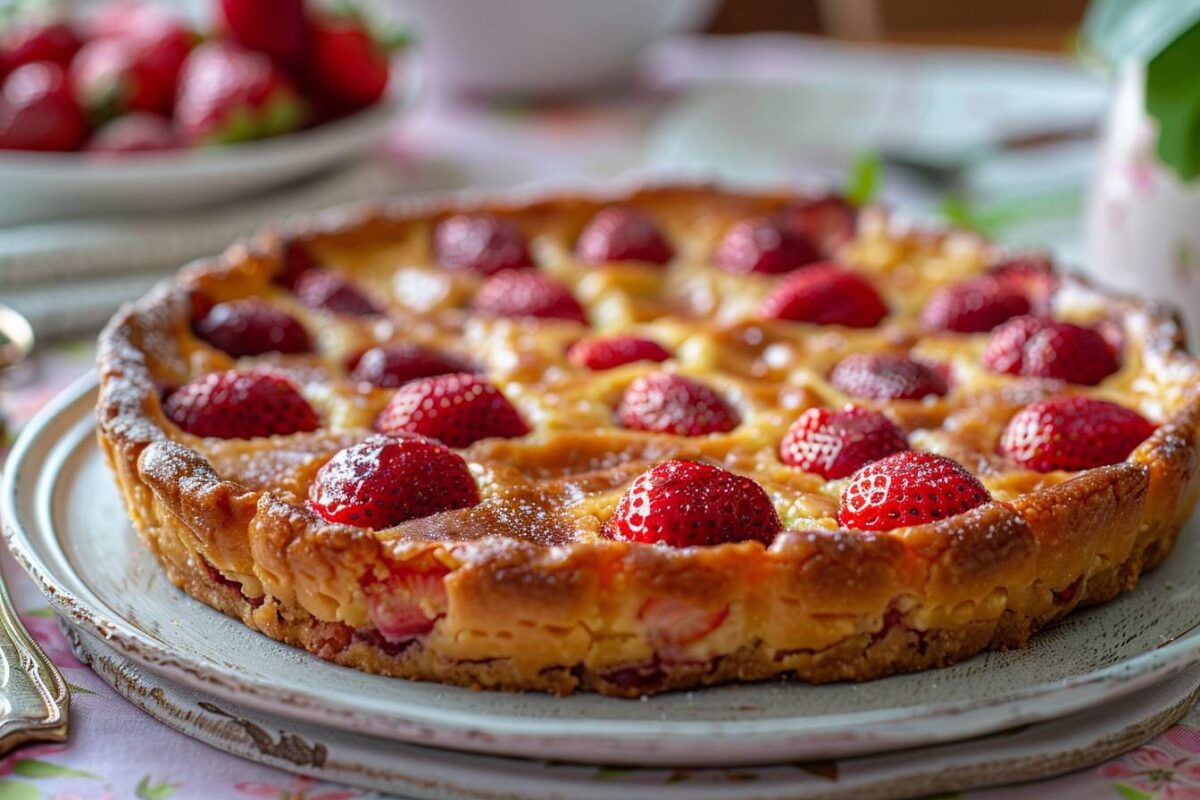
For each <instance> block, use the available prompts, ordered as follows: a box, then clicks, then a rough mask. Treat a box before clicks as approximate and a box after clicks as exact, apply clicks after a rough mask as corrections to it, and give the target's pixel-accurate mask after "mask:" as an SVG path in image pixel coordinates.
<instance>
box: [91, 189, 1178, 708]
mask: <svg viewBox="0 0 1200 800" xmlns="http://www.w3.org/2000/svg"><path fill="white" fill-rule="evenodd" d="M1181 342H1182V336H1181V333H1180V331H1179V330H1178V327H1177V326H1176V324H1175V322H1174V321H1173V318H1172V317H1171V315H1169V314H1168V313H1165V312H1164V311H1162V310H1161V309H1159V308H1157V307H1155V306H1153V305H1149V304H1143V303H1139V302H1137V301H1134V300H1131V299H1128V298H1124V297H1119V296H1116V295H1112V294H1109V293H1106V292H1104V291H1103V290H1100V289H1097V288H1095V287H1093V286H1091V285H1089V284H1087V283H1085V282H1083V281H1081V280H1079V279H1077V278H1074V277H1072V276H1070V275H1064V274H1059V273H1058V272H1057V271H1056V270H1055V269H1054V266H1053V264H1052V263H1050V262H1049V261H1048V260H1047V259H1045V258H1042V257H1040V256H1031V255H1022V254H1017V255H1010V254H1005V253H1002V252H1000V251H998V250H997V249H995V248H993V247H992V246H990V245H989V244H987V243H986V242H984V241H983V240H981V239H979V238H977V237H974V236H972V235H969V234H964V233H960V232H950V231H928V230H920V229H916V228H913V227H912V226H909V225H905V224H900V223H898V222H895V221H894V220H893V219H892V218H891V217H890V216H889V215H888V214H886V213H885V212H883V211H881V210H877V209H867V210H858V209H855V208H853V207H852V206H850V205H849V204H848V203H845V202H844V201H841V200H839V199H837V198H831V197H814V198H804V197H795V196H790V195H786V194H771V193H765V194H738V193H732V192H722V191H718V190H714V189H709V188H662V189H647V190H643V191H639V192H634V193H631V194H628V195H624V196H620V197H605V198H593V197H583V196H561V197H549V198H545V199H540V200H533V201H530V202H528V203H516V202H513V201H511V200H510V201H504V202H497V203H494V204H483V205H474V206H465V205H463V206H458V205H447V206H445V207H439V208H430V207H428V206H425V207H421V208H414V209H413V210H411V211H405V210H395V209H394V210H391V211H388V212H386V213H383V212H372V213H368V214H364V215H362V216H359V217H346V218H343V219H342V221H340V222H337V223H330V222H328V221H326V222H320V223H318V222H314V223H312V224H310V225H308V226H301V227H299V228H294V229H292V230H291V231H290V232H288V233H287V234H286V236H280V235H278V234H273V233H267V234H264V235H263V236H262V237H261V238H259V239H258V240H256V241H255V242H253V243H251V244H250V245H249V246H239V247H236V248H233V249H231V250H230V251H229V252H228V253H227V254H226V255H225V256H224V257H222V258H221V259H219V260H214V261H212V262H210V263H206V264H202V265H200V266H196V267H192V268H190V269H189V270H187V271H185V272H184V273H182V274H181V275H180V276H179V278H177V279H176V280H175V281H174V282H171V283H169V284H167V285H165V286H164V287H162V288H160V289H159V290H157V291H156V292H155V293H153V294H151V295H150V296H148V297H147V298H145V299H143V300H141V301H139V302H138V303H136V304H133V305H131V306H129V307H128V308H126V309H125V310H123V311H122V312H121V313H120V314H119V315H118V316H117V317H116V318H115V319H114V320H113V322H112V323H111V324H110V325H109V327H108V328H107V329H106V331H105V333H104V335H103V336H102V340H101V349H100V372H101V396H100V401H99V406H98V411H97V415H98V420H99V428H100V439H101V442H102V444H103V446H104V448H105V450H106V452H107V453H108V455H109V458H110V460H111V463H112V466H113V469H114V472H115V474H116V476H117V480H118V483H119V485H120V487H121V490H122V494H123V496H124V499H125V503H126V507H127V509H128V510H129V512H130V516H131V518H132V519H133V521H134V523H135V525H136V526H137V528H138V530H139V532H140V534H141V535H142V537H143V538H144V539H145V540H146V542H147V543H148V545H149V547H150V548H151V550H152V552H153V553H154V554H155V555H156V557H157V558H158V560H159V561H160V563H161V564H162V566H163V568H164V570H165V572H166V574H167V575H168V576H169V577H170V578H171V580H172V581H173V582H175V583H176V584H177V585H178V586H180V587H181V588H182V589H183V590H184V591H186V592H187V593H189V594H191V595H192V596H194V597H196V598H198V599H200V600H202V601H203V602H206V603H208V604H210V605H212V606H214V607H216V608H218V609H220V610H221V611H224V612H225V613H227V614H231V615H233V616H236V617H238V618H240V619H242V620H243V621H244V622H245V623H246V624H247V625H249V626H251V627H253V628H255V629H257V630H259V631H262V632H263V633H265V634H266V635H268V636H271V637H273V638H275V639H278V640H280V641H284V642H288V643H290V644H293V645H295V646H298V647H302V648H304V649H306V650H308V651H310V652H312V653H314V654H316V655H318V656H320V657H321V658H325V659H328V660H331V661H334V662H337V663H339V664H344V665H347V666H351V667H356V668H359V669H364V670H368V671H372V672H377V673H383V674H388V675H394V676H398V677H403V678H413V679H421V680H431V681H439V682H443V683H449V684H456V685H462V686H471V687H476V688H495V689H510V690H539V691H547V692H553V693H560V694H561V693H569V692H572V691H578V690H585V691H596V692H601V693H605V694H610V695H614V696H622V697H627V696H637V695H641V694H645V693H652V692H658V691H664V690H669V689H675V688H689V687H697V686H704V685H712V684H720V683H726V682H732V681H745V680H757V679H763V678H768V677H772V676H779V675H788V676H792V677H795V678H797V679H800V680H806V681H830V680H866V679H871V678H876V677H880V676H883V675H888V674H892V673H895V672H900V671H909V670H918V669H926V668H931V667H939V666H945V665H948V664H952V663H954V662H956V661H959V660H961V659H963V658H966V657H969V656H971V655H973V654H975V653H978V652H980V651H982V650H984V649H987V648H991V647H1014V646H1021V645H1024V644H1025V643H1026V642H1027V640H1028V639H1029V637H1030V636H1031V635H1032V634H1033V633H1035V632H1036V631H1037V630H1039V629H1040V628H1042V627H1044V626H1045V625H1047V624H1050V623H1051V622H1053V621H1054V620H1056V619H1058V618H1060V617H1062V616H1063V615H1065V614H1067V613H1069V612H1070V611H1071V610H1072V609H1074V608H1076V607H1078V606H1080V605H1083V604H1090V603H1098V602H1103V601H1105V600H1107V599H1110V598H1111V597H1113V596H1115V595H1116V594H1118V593H1119V592H1121V591H1125V590H1128V589H1132V588H1133V586H1134V585H1135V584H1136V582H1137V578H1138V575H1139V574H1140V573H1141V572H1142V570H1144V569H1146V568H1149V567H1151V566H1153V565H1154V564H1156V563H1158V562H1159V561H1161V560H1162V559H1163V558H1165V557H1166V556H1167V554H1168V553H1169V552H1170V549H1171V546H1172V545H1173V543H1174V540H1175V537H1176V536H1177V535H1178V532H1179V530H1180V528H1181V526H1182V524H1183V522H1184V520H1186V518H1187V516H1188V515H1189V514H1190V512H1191V509H1192V506H1193V504H1194V502H1195V499H1196V495H1197V491H1198V489H1200V481H1198V480H1197V476H1196V473H1197V463H1200V452H1198V450H1197V435H1198V429H1197V426H1198V424H1200V399H1198V396H1197V379H1198V378H1200V365H1198V364H1197V362H1196V361H1195V360H1194V359H1192V358H1191V357H1190V356H1189V355H1187V353H1186V352H1185V351H1184V350H1183V347H1182V344H1181Z"/></svg>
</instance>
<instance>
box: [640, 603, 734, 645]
mask: <svg viewBox="0 0 1200 800" xmlns="http://www.w3.org/2000/svg"><path fill="white" fill-rule="evenodd" d="M727 616H729V606H725V607H724V608H722V609H720V610H719V611H711V610H709V609H707V608H701V607H700V606H697V605H694V604H692V603H689V602H687V601H684V600H679V599H677V598H674V597H660V598H654V597H652V598H650V599H649V600H647V601H646V602H645V603H643V604H642V607H641V608H640V609H638V620H639V621H640V622H641V623H642V624H643V625H645V626H646V630H647V632H648V637H647V638H649V639H650V640H651V641H653V642H655V643H656V644H657V643H662V644H673V645H681V644H691V643H692V642H698V641H700V640H701V639H703V638H704V637H705V636H707V635H708V634H710V633H712V632H713V631H715V630H716V629H717V628H719V627H720V626H721V623H722V622H724V621H725V618H726V617H727Z"/></svg>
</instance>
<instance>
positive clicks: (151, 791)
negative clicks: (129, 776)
mask: <svg viewBox="0 0 1200 800" xmlns="http://www.w3.org/2000/svg"><path fill="white" fill-rule="evenodd" d="M174 794H175V786H174V785H173V784H170V783H167V782H166V781H163V782H162V783H151V782H150V776H149V775H143V776H142V779H141V780H140V781H138V785H137V796H138V798H140V800H167V798H169V797H172V796H173V795H174Z"/></svg>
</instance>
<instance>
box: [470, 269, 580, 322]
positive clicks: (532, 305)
mask: <svg viewBox="0 0 1200 800" xmlns="http://www.w3.org/2000/svg"><path fill="white" fill-rule="evenodd" d="M473 305H474V306H475V309H476V310H477V311H482V312H483V313H485V314H491V315H493V316H497V317H517V318H520V317H528V318H531V319H564V320H569V321H571V322H578V323H581V324H584V325H586V324H587V316H586V315H585V314H584V311H583V306H581V305H579V301H578V300H576V299H575V297H574V295H572V294H571V290H570V289H569V288H568V287H567V285H566V284H565V283H562V282H561V281H556V280H555V279H554V278H551V277H548V276H546V275H543V274H541V273H540V272H534V271H532V270H511V269H509V270H504V271H503V272H497V273H496V274H495V275H493V276H491V277H490V278H488V279H487V280H486V281H484V282H483V285H482V286H480V287H479V291H477V292H476V293H475V299H474V302H473Z"/></svg>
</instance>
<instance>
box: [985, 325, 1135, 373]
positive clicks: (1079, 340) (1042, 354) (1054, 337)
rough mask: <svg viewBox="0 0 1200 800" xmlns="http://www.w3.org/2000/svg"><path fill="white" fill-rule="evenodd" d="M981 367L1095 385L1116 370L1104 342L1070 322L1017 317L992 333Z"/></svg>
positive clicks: (1117, 363) (1117, 365)
mask: <svg viewBox="0 0 1200 800" xmlns="http://www.w3.org/2000/svg"><path fill="white" fill-rule="evenodd" d="M983 364H984V366H986V367H987V368H988V369H990V370H991V371H993V372H998V373H1003V374H1009V375H1024V376H1027V377H1031V378H1052V379H1056V380H1061V381H1067V382H1068V383H1075V384H1080V385H1082V386H1095V385H1096V384H1098V383H1100V382H1101V381H1102V380H1104V379H1105V378H1107V377H1108V376H1109V375H1111V374H1113V373H1114V372H1116V371H1117V370H1118V369H1120V366H1121V365H1120V361H1119V360H1118V358H1117V355H1116V354H1115V353H1114V352H1113V348H1112V347H1111V346H1110V345H1109V343H1108V341H1107V340H1106V339H1105V338H1104V336H1102V335H1101V334H1100V333H1098V332H1097V331H1096V330H1094V329H1092V328H1085V327H1083V326H1081V325H1074V324H1072V323H1070V322H1054V321H1050V320H1040V319H1035V318H1033V317H1017V318H1016V319H1013V320H1010V321H1009V322H1006V323H1005V324H1004V325H1001V326H1000V327H999V328H997V329H996V330H995V332H993V333H992V336H991V338H990V339H989V340H988V343H987V347H986V348H985V349H984V351H983Z"/></svg>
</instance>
